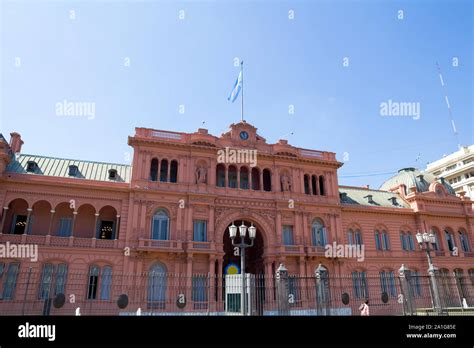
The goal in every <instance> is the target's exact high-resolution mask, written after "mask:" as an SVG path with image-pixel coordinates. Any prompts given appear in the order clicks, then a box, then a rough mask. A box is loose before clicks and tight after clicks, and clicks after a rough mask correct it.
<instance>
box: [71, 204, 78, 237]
mask: <svg viewBox="0 0 474 348" xmlns="http://www.w3.org/2000/svg"><path fill="white" fill-rule="evenodd" d="M76 218H77V211H75V210H74V211H73V212H72V226H71V237H74V231H75V229H76Z"/></svg>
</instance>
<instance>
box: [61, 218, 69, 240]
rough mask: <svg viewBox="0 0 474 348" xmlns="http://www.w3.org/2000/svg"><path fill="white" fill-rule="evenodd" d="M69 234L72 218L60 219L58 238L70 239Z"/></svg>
mask: <svg viewBox="0 0 474 348" xmlns="http://www.w3.org/2000/svg"><path fill="white" fill-rule="evenodd" d="M71 232H72V218H60V219H59V231H58V236H60V237H70V236H71Z"/></svg>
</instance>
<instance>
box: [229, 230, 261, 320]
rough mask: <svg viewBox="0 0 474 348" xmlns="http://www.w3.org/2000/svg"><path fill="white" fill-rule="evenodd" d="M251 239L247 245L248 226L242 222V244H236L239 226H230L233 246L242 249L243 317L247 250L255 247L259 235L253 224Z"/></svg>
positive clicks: (241, 300)
mask: <svg viewBox="0 0 474 348" xmlns="http://www.w3.org/2000/svg"><path fill="white" fill-rule="evenodd" d="M248 232H249V237H250V244H246V243H245V240H244V239H245V236H246V235H247V226H245V224H244V222H243V221H242V225H240V226H239V234H240V243H235V237H236V236H237V226H235V225H234V222H232V225H230V226H229V236H230V239H231V240H232V245H233V246H235V247H238V248H240V274H241V275H242V292H241V295H240V304H241V306H240V307H241V308H240V311H241V313H242V315H245V308H246V305H245V302H246V301H245V299H246V296H245V249H246V248H250V247H252V246H253V241H254V239H255V237H256V235H257V229H256V228H255V227H254V225H253V223H252V226H250V227H249V228H248Z"/></svg>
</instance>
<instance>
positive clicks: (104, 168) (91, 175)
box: [6, 154, 132, 182]
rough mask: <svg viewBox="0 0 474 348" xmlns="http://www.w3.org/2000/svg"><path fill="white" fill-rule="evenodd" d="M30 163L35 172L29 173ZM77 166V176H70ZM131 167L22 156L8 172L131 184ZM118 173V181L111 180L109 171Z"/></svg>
mask: <svg viewBox="0 0 474 348" xmlns="http://www.w3.org/2000/svg"><path fill="white" fill-rule="evenodd" d="M29 162H34V163H36V166H35V170H34V172H28V171H27V167H28V163H29ZM71 165H75V166H77V168H78V170H77V174H76V175H75V176H70V175H69V166H71ZM131 168H132V167H131V166H129V165H125V164H116V163H104V162H93V161H82V160H72V159H65V158H55V157H47V156H36V155H27V154H20V155H18V156H17V157H16V159H14V160H13V161H12V162H10V164H9V165H8V167H7V169H6V171H7V172H10V173H21V174H31V175H45V176H53V177H60V178H77V179H85V180H97V181H106V182H130V177H131ZM110 169H115V170H116V171H117V175H116V179H115V180H113V179H109V170H110Z"/></svg>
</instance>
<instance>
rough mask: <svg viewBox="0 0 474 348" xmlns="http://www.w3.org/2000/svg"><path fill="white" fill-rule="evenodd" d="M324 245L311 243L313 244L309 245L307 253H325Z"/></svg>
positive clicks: (317, 254)
mask: <svg viewBox="0 0 474 348" xmlns="http://www.w3.org/2000/svg"><path fill="white" fill-rule="evenodd" d="M324 251H325V249H324V247H323V246H314V245H311V246H307V247H306V253H307V254H308V255H309V256H313V255H314V256H322V255H324Z"/></svg>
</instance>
